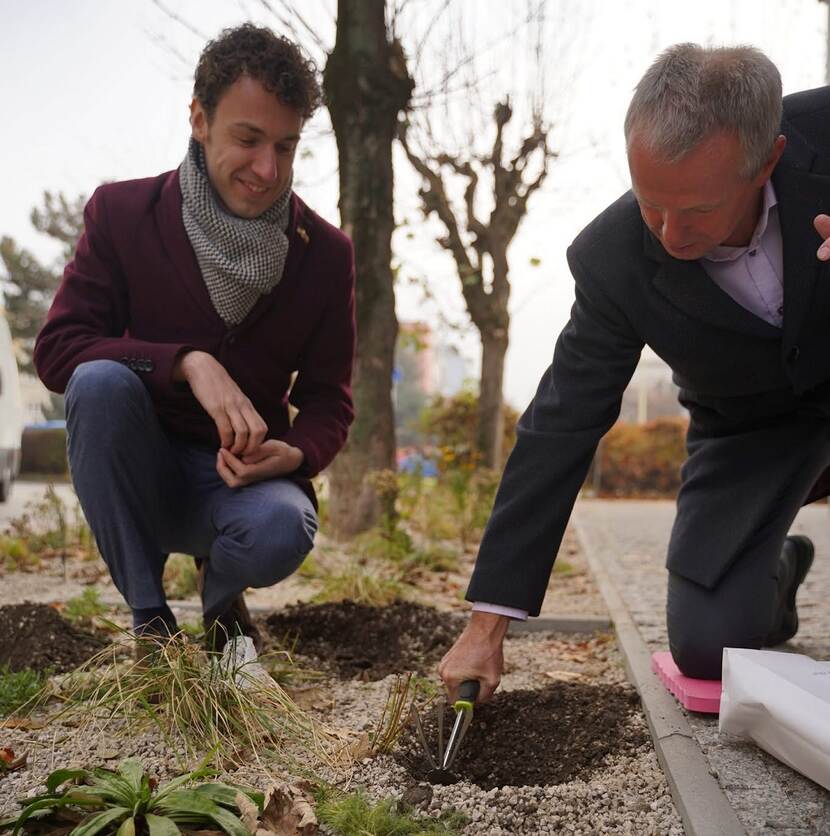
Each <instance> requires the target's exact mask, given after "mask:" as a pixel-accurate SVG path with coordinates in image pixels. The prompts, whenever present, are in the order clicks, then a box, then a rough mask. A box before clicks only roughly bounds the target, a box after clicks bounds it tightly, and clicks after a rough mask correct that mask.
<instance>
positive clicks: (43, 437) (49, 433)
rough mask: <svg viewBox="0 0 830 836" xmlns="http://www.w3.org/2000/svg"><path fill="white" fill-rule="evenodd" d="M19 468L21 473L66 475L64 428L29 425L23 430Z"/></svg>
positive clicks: (67, 467)
mask: <svg viewBox="0 0 830 836" xmlns="http://www.w3.org/2000/svg"><path fill="white" fill-rule="evenodd" d="M20 452H21V461H20V470H21V472H23V473H34V474H43V475H48V476H66V475H67V473H68V472H69V465H68V463H67V460H66V430H65V429H62V428H60V427H50V428H39V427H29V428H27V429H25V430H23V439H22V443H21V451H20Z"/></svg>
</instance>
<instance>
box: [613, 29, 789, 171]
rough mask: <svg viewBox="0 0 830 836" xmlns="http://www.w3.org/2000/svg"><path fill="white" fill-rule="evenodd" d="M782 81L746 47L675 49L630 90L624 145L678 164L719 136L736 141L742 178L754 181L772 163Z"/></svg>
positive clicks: (689, 46) (682, 46)
mask: <svg viewBox="0 0 830 836" xmlns="http://www.w3.org/2000/svg"><path fill="white" fill-rule="evenodd" d="M781 110H782V102H781V75H780V73H779V72H778V68H777V67H776V66H775V64H773V63H772V61H770V59H769V58H767V56H766V55H764V53H763V52H761V51H760V50H759V49H756V48H755V47H751V46H736V47H712V48H704V47H701V46H698V45H697V44H676V45H675V46H671V47H669V48H668V49H667V50H665V51H664V52H662V53H661V54H660V55H659V56H658V58H657V60H656V61H655V62H654V63H653V64H652V65H651V66H650V67H649V68H648V70H647V71H646V74H645V75H644V76H643V77H642V78H641V79H640V81H639V83H638V84H637V87H636V88H635V90H634V96H633V98H632V99H631V104H630V105H629V106H628V113H627V114H626V117H625V141H626V145H627V146H630V145H631V140H632V137H633V136H634V135H635V134H636V136H637V139H638V140H640V141H641V142H644V143H645V145H646V147H647V148H648V149H649V150H650V151H651V152H653V153H656V154H658V155H659V156H660V157H661V158H662V159H664V160H665V161H666V162H677V161H678V160H681V159H682V158H683V157H685V156H686V155H687V154H688V153H689V152H690V151H692V150H694V148H696V147H697V146H698V145H699V144H700V142H701V141H703V140H704V139H707V138H708V137H710V136H712V135H713V134H715V133H718V132H720V131H727V132H731V133H734V134H736V135H737V137H738V139H739V140H740V143H741V147H742V148H743V151H744V166H743V170H742V171H741V174H742V175H744V176H745V177H754V176H755V175H756V174H757V173H758V172H759V171H760V170H761V168H762V167H763V165H764V163H765V162H766V161H767V159H768V158H769V155H770V153H771V151H772V147H773V144H774V142H775V139H776V137H777V136H778V134H779V132H780V125H781Z"/></svg>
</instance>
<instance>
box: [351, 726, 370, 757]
mask: <svg viewBox="0 0 830 836" xmlns="http://www.w3.org/2000/svg"><path fill="white" fill-rule="evenodd" d="M346 750H347V751H348V753H349V754H350V755H351V756H352V758H354V760H356V761H360V760H363V758H368V757H371V755H372V740H371V738H370V737H369V732H361V733H360V736H359V737H358V738H357V739H356V740H354V741H352V742H351V743H349V745H348V746H347V747H346Z"/></svg>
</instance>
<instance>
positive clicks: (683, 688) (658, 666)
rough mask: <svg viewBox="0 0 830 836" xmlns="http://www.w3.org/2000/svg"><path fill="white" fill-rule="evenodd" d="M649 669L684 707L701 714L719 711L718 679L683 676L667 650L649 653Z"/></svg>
mask: <svg viewBox="0 0 830 836" xmlns="http://www.w3.org/2000/svg"><path fill="white" fill-rule="evenodd" d="M651 669H652V670H653V671H654V673H656V674H657V677H658V679H659V680H660V681H661V682H662V683H663V685H665V686H666V688H667V689H668V690H669V691H671V693H672V694H674V696H675V697H677V700H678V702H679V703H680V704H681V705H682V706H683V707H684V708H687V709H688V710H689V711H700V712H701V713H703V714H717V713H718V712H719V711H720V692H721V682H720V680H719V679H692V678H691V677H690V676H683V674H682V673H680V669H679V668H678V667H677V665H675V664H674V659H672V657H671V653H669V651H668V650H661V651H660V652H658V653H652V654H651Z"/></svg>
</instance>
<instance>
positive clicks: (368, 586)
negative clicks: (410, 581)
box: [312, 561, 405, 607]
mask: <svg viewBox="0 0 830 836" xmlns="http://www.w3.org/2000/svg"><path fill="white" fill-rule="evenodd" d="M322 583H323V587H322V589H321V590H320V591H319V592H318V593H317V594H316V595H315V596H314V598H312V601H313V602H314V603H315V604H327V603H331V602H336V601H354V602H355V603H357V604H366V605H367V606H370V607H384V606H386V605H388V604H391V603H393V602H394V601H397V600H399V599H401V598H403V597H405V596H404V588H405V584H404V583H403V581H402V580H401V579H400V575H399V573H398V572H397V571H396V572H394V573H392V574H390V573H389V570H387V569H386V567H384V568H383V569H380V568H377V567H371V568H367V567H366V566H363V565H361V564H360V563H359V562H357V561H350V562H349V563H348V565H346V566H344V567H343V568H342V569H341V570H340V571H338V572H331V573H326V574H325V575H324V576H323V578H322Z"/></svg>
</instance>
